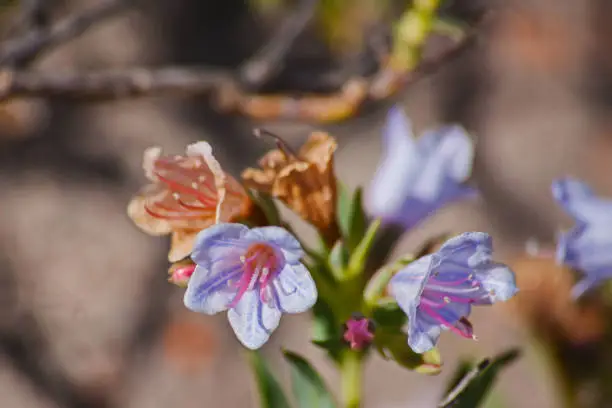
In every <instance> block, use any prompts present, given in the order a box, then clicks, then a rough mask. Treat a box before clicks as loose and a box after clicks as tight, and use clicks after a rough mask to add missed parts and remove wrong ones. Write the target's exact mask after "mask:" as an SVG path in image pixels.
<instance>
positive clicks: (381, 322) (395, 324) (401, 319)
mask: <svg viewBox="0 0 612 408" xmlns="http://www.w3.org/2000/svg"><path fill="white" fill-rule="evenodd" d="M372 319H373V320H374V323H376V326H377V327H378V326H381V327H392V328H397V329H399V328H401V327H402V326H403V325H404V324H406V321H407V320H408V317H407V316H406V313H404V311H403V310H402V309H400V307H399V306H398V305H397V303H396V302H395V301H393V302H385V303H382V304H378V305H376V306H375V307H374V308H373V309H372Z"/></svg>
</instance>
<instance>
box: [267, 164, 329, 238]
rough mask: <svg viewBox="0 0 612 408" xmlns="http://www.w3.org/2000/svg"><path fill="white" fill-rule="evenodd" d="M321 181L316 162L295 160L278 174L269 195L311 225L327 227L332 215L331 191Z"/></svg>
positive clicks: (327, 185)
mask: <svg viewBox="0 0 612 408" xmlns="http://www.w3.org/2000/svg"><path fill="white" fill-rule="evenodd" d="M322 181H323V180H321V175H320V173H319V170H318V169H317V166H316V165H315V164H313V163H306V162H294V163H291V164H290V165H288V166H287V167H285V168H284V169H283V170H282V171H281V172H280V173H279V174H278V177H277V178H276V182H275V183H274V186H273V189H272V195H273V196H275V197H278V198H280V199H281V200H283V201H284V202H285V203H286V204H287V205H288V206H289V207H290V208H292V209H293V210H294V211H295V212H296V213H298V214H299V215H300V216H301V217H302V218H304V219H306V220H308V221H310V222H311V223H312V224H313V225H315V226H317V227H321V228H326V227H327V226H329V224H330V223H331V221H332V217H333V210H334V194H333V190H332V188H331V186H330V185H329V184H327V183H323V182H322Z"/></svg>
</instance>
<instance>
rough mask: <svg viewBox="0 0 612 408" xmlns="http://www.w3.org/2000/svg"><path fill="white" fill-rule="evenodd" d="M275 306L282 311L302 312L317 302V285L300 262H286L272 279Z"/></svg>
mask: <svg viewBox="0 0 612 408" xmlns="http://www.w3.org/2000/svg"><path fill="white" fill-rule="evenodd" d="M273 296H274V297H275V301H276V305H277V307H278V308H279V309H280V310H281V311H282V312H284V313H302V312H305V311H306V310H308V309H310V308H311V307H313V306H314V304H315V303H316V302H317V287H316V285H315V283H314V280H312V277H311V276H310V272H308V269H306V267H305V266H304V265H302V264H294V265H291V264H286V265H285V268H283V270H282V271H281V272H280V273H279V275H278V276H277V277H276V278H275V279H274V294H273Z"/></svg>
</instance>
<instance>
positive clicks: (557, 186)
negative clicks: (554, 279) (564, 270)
mask: <svg viewBox="0 0 612 408" xmlns="http://www.w3.org/2000/svg"><path fill="white" fill-rule="evenodd" d="M552 192H553V196H554V198H555V200H556V201H557V202H558V203H559V204H560V205H561V206H562V207H563V209H564V210H565V211H566V212H567V213H569V214H570V215H571V216H572V217H573V218H574V219H575V222H576V223H575V225H574V227H573V228H571V229H570V230H569V231H567V232H564V233H562V234H560V236H559V239H558V242H557V254H556V256H557V261H558V262H559V263H561V264H565V265H567V266H569V267H571V268H573V269H575V270H578V271H581V272H582V273H584V274H585V277H584V278H583V279H582V280H581V281H579V282H578V283H577V284H576V286H574V288H573V290H572V295H573V296H574V297H579V296H581V295H582V294H583V293H585V292H586V291H588V290H590V289H591V288H593V287H594V286H596V285H598V284H599V283H600V282H601V281H603V280H605V279H610V278H612V200H605V199H601V198H599V197H596V196H595V194H594V193H593V191H592V190H591V189H590V188H589V187H588V186H587V185H586V184H585V183H582V182H580V181H578V180H574V179H571V178H566V179H561V180H556V181H555V182H553V184H552Z"/></svg>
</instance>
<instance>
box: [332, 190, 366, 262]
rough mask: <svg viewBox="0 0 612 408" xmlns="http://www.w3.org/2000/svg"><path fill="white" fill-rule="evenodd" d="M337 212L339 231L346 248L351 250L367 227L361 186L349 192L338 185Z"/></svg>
mask: <svg viewBox="0 0 612 408" xmlns="http://www.w3.org/2000/svg"><path fill="white" fill-rule="evenodd" d="M337 214H338V216H337V218H338V227H339V228H340V233H341V234H342V238H343V239H344V242H345V245H346V247H347V249H348V250H349V252H352V251H353V250H354V249H355V248H356V247H357V245H359V242H360V241H361V239H362V237H363V234H364V233H365V230H366V227H367V218H366V215H365V212H364V210H363V204H362V190H361V188H357V189H356V190H355V192H354V193H353V194H351V193H350V192H349V191H348V190H347V189H346V187H344V186H342V187H341V186H338V208H337Z"/></svg>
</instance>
